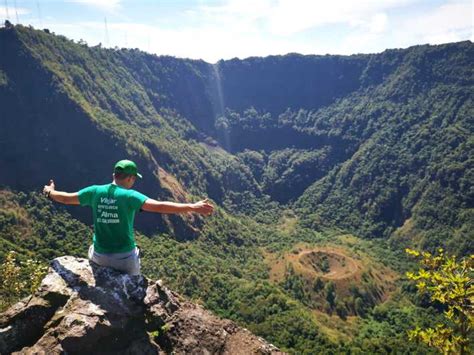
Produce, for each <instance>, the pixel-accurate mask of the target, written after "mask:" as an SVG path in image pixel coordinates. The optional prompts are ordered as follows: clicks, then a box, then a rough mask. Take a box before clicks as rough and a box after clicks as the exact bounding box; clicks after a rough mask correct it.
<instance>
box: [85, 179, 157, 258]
mask: <svg viewBox="0 0 474 355" xmlns="http://www.w3.org/2000/svg"><path fill="white" fill-rule="evenodd" d="M147 199H148V197H147V196H145V195H143V194H141V193H140V192H138V191H135V190H131V189H125V188H123V187H120V186H118V185H115V184H107V185H93V186H89V187H86V188H84V189H82V190H80V191H79V203H80V204H81V206H90V207H92V213H93V218H94V250H95V251H96V252H98V253H102V254H107V253H125V252H127V251H130V250H132V249H133V248H135V238H134V236H133V221H134V219H135V213H136V212H137V211H138V210H140V208H141V207H142V205H143V203H144V202H145V201H146V200H147Z"/></svg>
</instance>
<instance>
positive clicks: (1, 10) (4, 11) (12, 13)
mask: <svg viewBox="0 0 474 355" xmlns="http://www.w3.org/2000/svg"><path fill="white" fill-rule="evenodd" d="M29 13H30V10H28V9H25V8H22V7H17V8H15V7H12V6H8V8H7V7H5V6H0V20H1V21H3V20H4V19H7V15H8V17H9V18H10V21H11V22H13V21H14V19H16V15H18V16H20V15H26V14H29Z"/></svg>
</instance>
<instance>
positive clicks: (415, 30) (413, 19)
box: [0, 0, 474, 63]
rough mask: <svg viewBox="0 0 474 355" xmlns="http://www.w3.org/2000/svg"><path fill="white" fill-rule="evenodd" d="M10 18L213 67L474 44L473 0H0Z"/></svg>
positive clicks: (3, 14)
mask: <svg viewBox="0 0 474 355" xmlns="http://www.w3.org/2000/svg"><path fill="white" fill-rule="evenodd" d="M7 17H8V18H9V19H10V21H11V22H12V23H17V21H19V22H20V23H21V24H24V25H32V26H34V27H35V28H49V29H50V30H51V31H53V32H55V33H57V34H62V35H65V36H67V37H69V38H72V39H74V40H80V39H82V40H84V41H86V42H87V43H88V44H89V45H96V44H98V43H99V42H100V43H102V45H103V46H107V47H116V46H117V47H120V48H122V47H130V48H140V49H142V50H144V51H147V52H151V53H155V54H158V55H161V54H164V55H173V56H177V57H188V58H195V59H204V60H206V61H208V62H211V63H213V62H216V61H218V60H219V59H230V58H234V57H239V58H245V57H250V56H267V55H272V54H286V53H290V52H297V53H302V54H354V53H374V52H381V51H383V50H385V49H387V48H406V47H408V46H411V45H416V44H424V43H431V44H440V43H447V42H456V41H462V40H471V41H473V40H474V37H473V31H472V28H473V6H472V1H471V0H352V1H351V0H329V1H321V0H251V1H248V0H239V1H237V0H219V1H217V0H213V1H207V0H206V1H205V0H189V1H182V0H174V1H172V0H167V1H160V0H134V1H129V0H127V1H126V0H0V19H6V18H7ZM105 23H107V26H106V24H105ZM106 28H107V31H106Z"/></svg>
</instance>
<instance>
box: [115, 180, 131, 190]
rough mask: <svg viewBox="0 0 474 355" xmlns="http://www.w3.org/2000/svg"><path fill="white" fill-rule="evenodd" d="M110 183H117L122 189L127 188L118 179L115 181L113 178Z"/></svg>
mask: <svg viewBox="0 0 474 355" xmlns="http://www.w3.org/2000/svg"><path fill="white" fill-rule="evenodd" d="M112 184H114V185H117V186H120V187H123V188H124V189H128V187H127V186H125V185H124V184H122V183H121V182H120V181H117V180H115V179H114V181H112Z"/></svg>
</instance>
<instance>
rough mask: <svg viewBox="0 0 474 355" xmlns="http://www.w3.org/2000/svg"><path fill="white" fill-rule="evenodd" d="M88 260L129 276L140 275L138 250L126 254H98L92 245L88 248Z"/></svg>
mask: <svg viewBox="0 0 474 355" xmlns="http://www.w3.org/2000/svg"><path fill="white" fill-rule="evenodd" d="M89 260H91V261H93V262H94V263H96V264H98V265H101V266H108V267H111V268H112V269H116V270H119V271H122V272H124V273H126V274H129V275H140V255H139V251H138V248H135V249H133V250H131V251H129V252H126V253H114V254H99V253H97V252H95V251H94V245H91V246H90V248H89Z"/></svg>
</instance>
